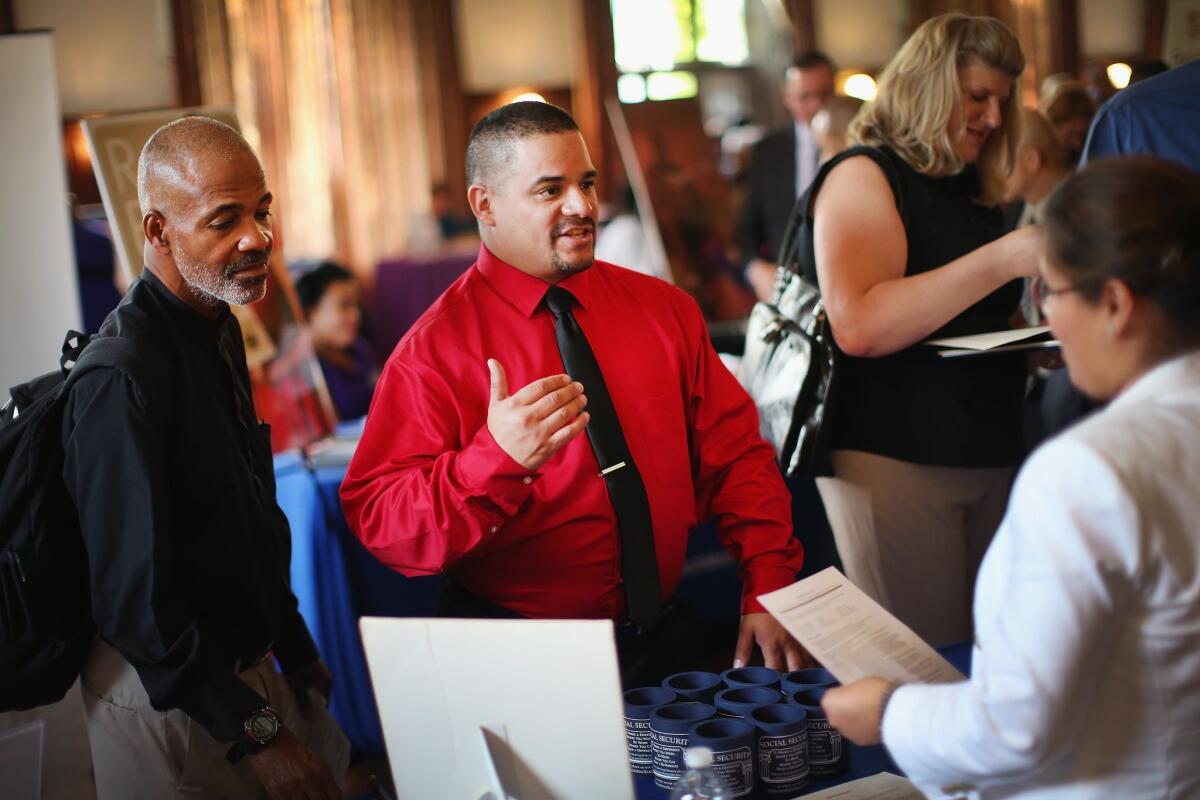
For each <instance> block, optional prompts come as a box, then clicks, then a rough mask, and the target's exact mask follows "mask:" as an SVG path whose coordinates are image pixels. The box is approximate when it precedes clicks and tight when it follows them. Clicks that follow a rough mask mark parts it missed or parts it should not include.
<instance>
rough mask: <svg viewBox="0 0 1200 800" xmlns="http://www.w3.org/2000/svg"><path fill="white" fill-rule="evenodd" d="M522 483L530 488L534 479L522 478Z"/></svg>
mask: <svg viewBox="0 0 1200 800" xmlns="http://www.w3.org/2000/svg"><path fill="white" fill-rule="evenodd" d="M521 483H523V484H525V485H526V486H528V485H529V484H531V483H533V478H531V477H530V476H528V475H526V476H525V477H524V478H521Z"/></svg>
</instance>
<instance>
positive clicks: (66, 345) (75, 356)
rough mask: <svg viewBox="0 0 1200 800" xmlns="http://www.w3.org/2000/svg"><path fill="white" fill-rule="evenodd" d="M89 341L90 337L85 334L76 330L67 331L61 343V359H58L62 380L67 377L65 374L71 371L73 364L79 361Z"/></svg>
mask: <svg viewBox="0 0 1200 800" xmlns="http://www.w3.org/2000/svg"><path fill="white" fill-rule="evenodd" d="M91 341H92V337H91V336H89V335H88V334H86V333H80V332H79V331H76V330H69V331H67V335H66V336H65V337H64V338H63V343H62V357H61V358H59V359H58V368H59V369H61V370H62V374H63V377H64V378H65V377H67V373H69V372H70V371H71V367H72V366H73V365H74V364H75V362H77V361H79V356H80V354H81V353H83V350H84V348H85V347H87V346H88V343H89V342H91Z"/></svg>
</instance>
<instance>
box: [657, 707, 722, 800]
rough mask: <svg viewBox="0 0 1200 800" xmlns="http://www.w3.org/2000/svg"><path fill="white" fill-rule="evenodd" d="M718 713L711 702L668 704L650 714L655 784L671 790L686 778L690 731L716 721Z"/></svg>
mask: <svg viewBox="0 0 1200 800" xmlns="http://www.w3.org/2000/svg"><path fill="white" fill-rule="evenodd" d="M714 713H715V710H714V709H713V707H712V706H710V705H709V704H708V703H668V704H667V705H665V706H659V707H658V708H656V709H654V710H653V711H651V712H650V751H651V757H652V758H653V759H654V764H653V771H654V785H655V786H657V787H658V788H660V789H667V790H670V788H671V787H672V786H674V785H675V781H677V780H679V779H680V778H681V777H683V773H684V770H685V769H686V767H685V766H684V764H683V751H684V750H686V749H687V748H688V747H690V746H691V745H690V744H689V743H688V731H690V730H691V729H692V726H694V725H695V724H696V723H697V722H703V721H704V720H706V719H712V717H713V714H714Z"/></svg>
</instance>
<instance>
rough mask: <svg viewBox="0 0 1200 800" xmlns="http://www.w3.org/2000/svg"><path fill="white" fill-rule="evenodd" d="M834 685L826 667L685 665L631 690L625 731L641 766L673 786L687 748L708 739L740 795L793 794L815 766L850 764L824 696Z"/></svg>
mask: <svg viewBox="0 0 1200 800" xmlns="http://www.w3.org/2000/svg"><path fill="white" fill-rule="evenodd" d="M834 685H836V681H835V679H834V678H833V676H832V675H830V674H829V673H828V672H827V671H825V670H823V669H810V670H797V671H795V672H789V673H786V674H784V675H780V673H779V672H778V671H776V670H773V669H769V668H767V667H743V668H740V669H730V670H726V671H725V672H723V673H721V674H720V675H717V674H715V673H712V672H680V673H677V674H675V675H671V676H669V677H667V678H666V679H665V680H664V681H663V682H662V686H651V687H644V688H640V689H630V690H629V691H627V692H625V738H626V742H627V744H628V747H629V761H630V764H631V765H632V767H633V771H634V773H635V774H641V775H653V776H654V782H655V784H656V785H657V786H659V787H660V788H662V789H670V788H671V786H672V785H674V783H675V781H677V780H678V779H679V778H680V776H682V775H683V773H684V771H685V769H686V768H685V767H684V763H683V751H684V750H685V749H687V748H688V747H701V746H702V747H708V748H709V749H711V750H712V752H713V769H714V770H715V771H716V772H717V773H718V774H720V776H721V777H722V778H723V779H724V780H725V782H726V784H727V785H728V786H729V788H730V790H731V791H732V792H733V796H734V797H750V796H754V795H755V794H756V790H757V793H758V794H757V796H760V797H765V798H788V797H795V795H796V793H797V792H798V791H800V790H801V789H803V788H804V787H805V786H806V785H807V783H808V777H809V774H810V773H811V774H813V775H831V774H834V773H836V772H839V771H841V770H842V769H844V767H845V763H844V762H845V759H844V756H843V753H842V743H841V735H840V734H838V732H837V731H835V730H833V729H831V728H830V727H829V721H828V720H827V719H826V718H825V714H824V712H823V711H822V710H821V703H820V698H821V695H822V694H824V692H825V690H826V689H827V688H828V687H830V686H834Z"/></svg>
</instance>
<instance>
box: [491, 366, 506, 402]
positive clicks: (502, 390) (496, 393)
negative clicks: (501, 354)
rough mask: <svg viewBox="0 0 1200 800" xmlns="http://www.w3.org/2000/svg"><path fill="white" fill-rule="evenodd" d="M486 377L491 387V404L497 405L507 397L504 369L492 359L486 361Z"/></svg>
mask: <svg viewBox="0 0 1200 800" xmlns="http://www.w3.org/2000/svg"><path fill="white" fill-rule="evenodd" d="M487 364H488V376H489V379H490V382H491V386H492V402H493V403H499V402H500V401H501V400H504V399H506V398H507V397H508V376H507V375H506V374H504V367H502V366H500V362H499V361H497V360H496V359H494V358H489V359H488V362H487Z"/></svg>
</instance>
